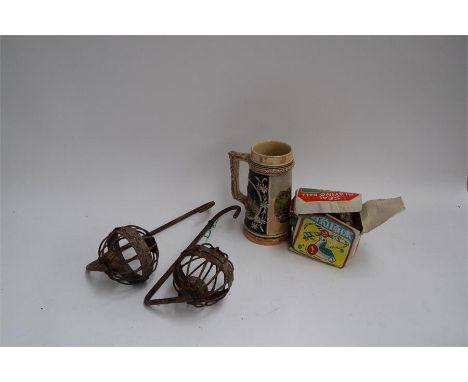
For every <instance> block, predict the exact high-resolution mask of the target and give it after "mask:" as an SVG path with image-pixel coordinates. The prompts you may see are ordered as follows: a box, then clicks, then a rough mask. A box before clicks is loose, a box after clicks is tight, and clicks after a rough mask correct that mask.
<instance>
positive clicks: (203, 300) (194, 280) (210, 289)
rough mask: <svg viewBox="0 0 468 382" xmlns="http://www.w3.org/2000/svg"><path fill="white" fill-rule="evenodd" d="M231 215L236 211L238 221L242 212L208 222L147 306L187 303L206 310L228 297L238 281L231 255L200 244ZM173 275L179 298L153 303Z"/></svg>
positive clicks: (159, 283) (148, 298)
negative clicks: (216, 225) (216, 226)
mask: <svg viewBox="0 0 468 382" xmlns="http://www.w3.org/2000/svg"><path fill="white" fill-rule="evenodd" d="M229 211H235V213H234V216H233V217H234V218H237V216H238V215H239V213H240V211H241V208H240V207H239V206H231V207H227V208H225V209H224V210H222V211H220V212H218V213H217V214H216V215H215V216H214V217H213V218H212V219H210V220H209V221H208V223H207V225H206V226H205V228H203V230H202V231H201V232H200V233H199V234H198V236H197V237H196V238H195V239H194V240H193V241H192V242H191V243H190V245H189V246H188V247H187V248H186V249H185V250H184V251H183V252H182V253H181V254H180V255H179V257H178V258H177V259H176V261H175V262H174V264H172V266H171V267H170V268H169V269H168V270H167V271H166V273H165V274H164V275H163V276H162V277H161V278H160V279H159V280H158V281H157V282H156V284H155V285H154V286H153V288H151V290H150V291H149V292H148V294H147V295H146V296H145V300H144V302H145V304H146V305H162V304H170V303H175V302H186V303H187V304H190V305H193V306H195V307H203V306H208V305H213V304H215V303H217V302H218V301H219V300H221V299H222V298H224V297H225V296H226V295H227V294H228V292H229V289H230V288H231V286H232V283H233V281H234V265H233V264H232V263H231V261H230V260H229V257H228V255H227V254H226V253H224V252H222V251H221V250H220V249H219V248H218V247H213V246H212V245H211V244H209V243H204V244H197V243H198V241H199V240H200V239H201V238H202V237H203V236H204V235H205V233H206V232H208V231H209V230H211V228H212V227H213V226H214V224H215V223H216V221H217V220H218V219H219V218H220V217H221V216H222V215H224V214H225V213H227V212H229ZM171 274H172V277H173V285H174V289H175V290H176V292H177V296H175V297H169V298H159V299H152V297H153V296H154V295H155V293H156V292H157V291H158V290H159V288H160V287H161V286H162V285H163V284H164V283H165V282H166V280H167V279H168V278H169V276H170V275H171Z"/></svg>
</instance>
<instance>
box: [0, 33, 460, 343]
mask: <svg viewBox="0 0 468 382" xmlns="http://www.w3.org/2000/svg"><path fill="white" fill-rule="evenodd" d="M466 51H467V42H466V38H465V37H216V36H214V37H169V36H166V37H4V38H2V42H1V53H2V56H1V92H2V94H1V103H2V109H1V111H2V126H1V128H2V131H1V133H2V136H1V145H2V146H1V149H2V150H1V167H2V243H1V248H2V264H1V272H2V275H1V276H2V286H1V288H2V289H1V293H2V295H1V297H2V317H1V325H2V326H1V330H2V333H1V334H2V344H3V345H33V346H36V345H42V346H44V345H65V346H67V345H69V346H73V345H75V346H81V345H89V346H98V345H99V346H100V345H110V346H112V345H129V346H132V345H145V346H146V345H149V346H172V345H180V346H195V345H196V346H208V345H212V346H219V345H223V346H227V345H233V346H237V345H245V346H250V345H260V346H262V345H286V346H294V345H296V346H302V345H304V346H315V345H388V346H391V345H466V343H467V337H466V331H467V282H466V279H467V264H466V252H467V244H466V232H467V222H466V211H467V210H466V201H467V200H466V199H467V198H466V195H467V193H466V191H467V190H466V175H467V157H466V154H467V131H466V130H467V116H466V110H467V93H466V92H467V90H466V78H467V61H466ZM264 139H279V140H284V141H286V142H288V143H290V144H291V145H292V147H293V150H294V155H295V160H296V166H295V168H294V170H293V188H297V187H299V186H306V187H307V186H308V187H317V188H328V189H336V190H342V191H351V192H360V193H362V195H363V200H364V201H366V200H368V199H375V198H385V197H394V196H400V195H401V196H402V197H403V199H404V201H405V204H406V207H407V210H406V211H404V212H403V213H401V214H399V215H397V216H395V217H394V218H392V219H391V220H390V221H388V222H387V223H386V224H384V225H383V226H381V227H379V228H377V229H376V230H375V231H372V232H370V233H369V234H366V235H364V236H363V237H362V240H361V243H360V246H359V248H358V251H357V253H356V255H355V256H354V257H353V258H352V259H351V260H350V261H349V263H348V265H347V266H346V267H345V268H344V269H336V268H333V267H330V266H327V265H324V264H321V263H318V262H315V261H313V260H310V259H307V258H304V257H301V256H298V255H293V254H291V253H290V252H288V250H287V246H286V245H280V246H275V247H262V246H257V245H254V244H252V243H250V242H249V241H247V240H246V239H245V238H244V237H243V235H242V233H241V226H242V217H243V212H242V214H241V217H240V218H239V219H237V220H233V219H232V218H231V217H230V215H227V216H224V217H222V218H221V220H220V221H219V223H218V225H217V228H216V229H215V230H214V231H213V234H212V235H211V237H210V242H212V243H213V244H215V245H219V246H220V248H221V249H222V250H223V251H225V252H227V253H228V254H229V256H230V259H231V260H232V261H233V263H234V266H235V280H234V284H233V287H232V289H231V291H230V294H229V295H228V296H227V297H226V298H225V299H224V300H223V301H222V302H220V303H219V304H217V305H215V306H213V307H209V308H205V309H201V310H200V309H195V308H192V307H190V306H187V305H172V306H163V307H153V308H146V307H144V306H143V297H144V295H145V294H146V292H147V291H148V289H149V288H150V287H151V286H152V285H153V284H154V283H155V282H156V280H157V279H158V278H159V277H160V276H161V275H162V274H163V273H164V272H165V270H166V269H167V268H168V267H169V265H170V264H171V263H172V262H173V260H174V259H175V257H176V256H177V255H178V254H179V253H180V251H181V250H183V249H184V248H185V247H186V246H187V245H188V243H189V242H190V241H191V240H192V239H193V238H194V237H195V236H196V234H197V233H198V232H199V230H200V229H201V228H202V227H203V226H204V225H205V223H206V221H207V220H208V219H209V216H212V215H213V214H214V213H215V212H216V211H218V210H220V209H221V208H224V207H225V206H228V205H230V204H237V203H236V202H235V201H234V200H233V199H232V198H231V195H230V176H229V163H228V157H227V152H228V151H229V150H237V151H244V152H247V151H249V148H250V146H251V145H252V144H253V143H255V142H256V141H259V140H264ZM242 166H243V165H242V164H241V167H242ZM246 176H247V169H246V167H245V166H243V167H242V170H241V186H242V187H243V188H245V186H246ZM210 200H214V201H215V202H216V206H215V207H214V208H213V210H212V212H211V213H206V214H202V215H196V216H195V217H192V218H190V219H189V220H186V221H184V222H182V223H180V224H178V225H176V226H174V227H172V228H170V229H169V230H167V231H164V232H163V233H161V234H159V235H158V236H157V241H158V245H159V249H160V261H159V266H158V269H157V270H156V272H155V273H154V274H153V275H152V277H151V278H150V280H149V281H148V282H147V283H146V284H145V285H141V286H137V287H131V286H124V285H120V284H117V283H115V282H113V281H111V280H109V279H108V278H107V277H106V276H105V275H104V274H94V273H93V274H87V273H86V272H85V270H84V269H85V266H86V264H87V263H89V262H90V261H91V260H93V259H94V258H96V256H97V254H96V252H97V248H98V245H99V242H100V240H101V239H102V238H103V237H104V236H106V235H107V234H108V233H109V232H110V231H111V229H112V228H113V227H116V226H120V225H125V224H137V225H140V226H143V227H144V228H147V229H149V230H150V229H152V228H154V227H157V226H159V225H160V224H162V223H164V222H166V221H168V220H170V219H172V218H173V217H176V216H178V215H180V214H181V213H183V212H185V211H187V210H189V209H191V208H194V207H196V206H198V205H200V204H203V203H205V202H207V201H210ZM163 289H164V290H162V291H161V295H167V296H168V295H170V294H171V293H172V290H171V285H170V283H167V284H166V285H165V287H164V288H163Z"/></svg>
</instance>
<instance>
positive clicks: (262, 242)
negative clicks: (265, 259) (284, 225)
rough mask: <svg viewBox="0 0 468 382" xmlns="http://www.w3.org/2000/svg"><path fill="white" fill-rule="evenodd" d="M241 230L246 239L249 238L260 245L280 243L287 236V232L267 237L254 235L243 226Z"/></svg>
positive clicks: (286, 238)
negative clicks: (282, 234)
mask: <svg viewBox="0 0 468 382" xmlns="http://www.w3.org/2000/svg"><path fill="white" fill-rule="evenodd" d="M242 232H243V233H244V236H245V237H246V238H247V239H249V240H250V241H251V242H253V243H255V244H260V245H277V244H280V243H282V242H283V241H286V240H288V238H289V234H288V233H286V234H285V235H284V236H280V237H275V238H271V239H267V238H264V237H260V236H256V235H254V234H253V233H251V232H250V231H248V230H247V229H246V228H245V227H244V228H243V229H242Z"/></svg>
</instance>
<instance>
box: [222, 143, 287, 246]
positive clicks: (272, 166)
mask: <svg viewBox="0 0 468 382" xmlns="http://www.w3.org/2000/svg"><path fill="white" fill-rule="evenodd" d="M229 159H230V164H231V192H232V196H233V197H234V199H236V200H238V201H240V202H241V203H242V204H244V206H245V219H244V235H245V236H246V237H247V238H248V239H249V240H251V241H253V242H254V243H257V244H263V245H273V244H278V243H280V242H281V241H283V240H286V239H287V238H288V236H289V204H290V202H291V185H292V184H291V180H292V168H293V166H294V159H293V153H292V149H291V146H290V145H288V144H287V143H284V142H279V141H263V142H258V143H256V144H254V145H253V146H252V149H251V151H250V154H244V153H239V152H236V151H230V152H229ZM239 161H245V162H247V163H248V164H249V169H250V170H249V179H248V185H247V195H244V194H243V193H242V192H241V191H240V190H239Z"/></svg>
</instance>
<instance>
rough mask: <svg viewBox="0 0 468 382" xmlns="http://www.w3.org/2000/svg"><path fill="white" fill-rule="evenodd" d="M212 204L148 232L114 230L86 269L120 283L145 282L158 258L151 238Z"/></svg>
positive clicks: (130, 228)
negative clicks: (100, 273)
mask: <svg viewBox="0 0 468 382" xmlns="http://www.w3.org/2000/svg"><path fill="white" fill-rule="evenodd" d="M214 204H215V203H214V202H209V203H205V204H203V205H201V206H200V207H197V208H195V209H193V210H191V211H189V212H187V213H185V214H184V215H182V216H179V217H178V218H176V219H174V220H171V221H170V222H168V223H166V224H164V225H162V226H160V227H158V228H156V229H154V230H152V231H149V232H148V231H146V230H145V229H144V228H141V227H138V226H136V225H127V226H123V227H117V228H114V229H113V230H112V232H111V233H110V234H109V235H107V236H106V237H105V238H104V239H103V240H102V242H101V244H100V245H99V250H98V258H97V259H96V260H94V261H93V262H91V263H90V264H88V265H87V266H86V269H87V270H88V271H99V272H104V273H105V274H106V275H107V276H109V278H111V279H112V280H115V281H118V282H119V283H122V284H129V285H132V284H139V283H141V282H144V281H146V280H147V279H148V278H149V276H150V275H151V273H153V271H154V270H155V269H156V267H157V265H158V259H159V250H158V245H157V243H156V240H155V239H154V237H153V236H154V235H156V234H157V233H159V232H161V231H163V230H165V229H166V228H169V227H171V226H173V225H174V224H177V223H179V222H180V221H182V220H184V219H186V218H188V217H189V216H191V215H193V214H195V213H198V212H204V211H206V210H208V209H210V208H211V207H212V206H213V205H214Z"/></svg>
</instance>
